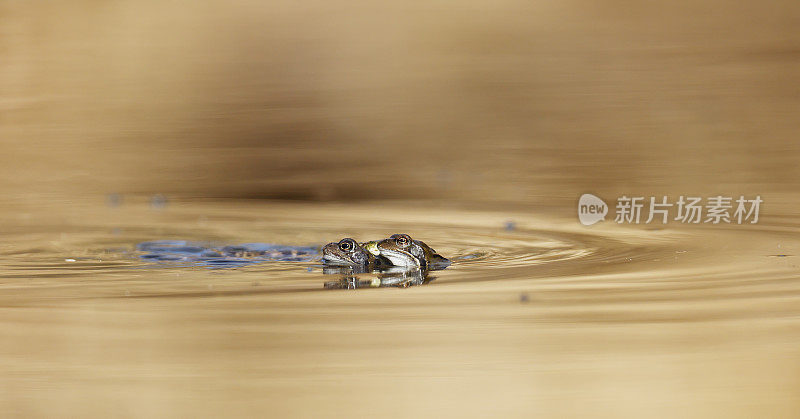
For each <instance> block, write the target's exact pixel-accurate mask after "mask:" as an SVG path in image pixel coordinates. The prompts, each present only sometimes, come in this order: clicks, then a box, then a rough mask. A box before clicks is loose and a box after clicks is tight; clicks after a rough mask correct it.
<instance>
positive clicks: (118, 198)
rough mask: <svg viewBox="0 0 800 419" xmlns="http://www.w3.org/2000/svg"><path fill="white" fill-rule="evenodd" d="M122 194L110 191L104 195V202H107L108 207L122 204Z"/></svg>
mask: <svg viewBox="0 0 800 419" xmlns="http://www.w3.org/2000/svg"><path fill="white" fill-rule="evenodd" d="M122 200H123V199H122V195H120V194H118V193H110V194H108V196H107V197H106V203H108V206H109V207H118V206H120V205H122Z"/></svg>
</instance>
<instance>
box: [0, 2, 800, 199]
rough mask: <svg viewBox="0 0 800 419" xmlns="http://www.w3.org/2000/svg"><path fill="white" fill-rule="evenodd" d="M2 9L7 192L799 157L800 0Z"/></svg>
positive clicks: (450, 183)
mask: <svg viewBox="0 0 800 419" xmlns="http://www.w3.org/2000/svg"><path fill="white" fill-rule="evenodd" d="M0 22H2V23H0V57H1V58H0V138H1V140H0V141H2V145H3V148H2V150H3V153H2V155H1V156H0V176H1V177H2V179H3V182H2V186H0V189H1V190H2V192H4V193H8V192H13V193H72V194H107V193H124V194H130V193H135V194H153V193H164V194H167V195H169V196H183V197H188V198H192V197H210V198H225V197H232V198H279V199H282V198H285V199H301V200H354V199H372V198H375V199H382V198H392V197H401V198H445V199H462V200H467V201H468V200H483V199H487V198H493V199H496V200H500V201H507V202H512V201H521V202H526V201H534V200H535V201H540V200H543V199H555V200H558V199H563V200H565V201H566V200H569V201H572V200H574V199H575V197H576V196H577V195H578V194H580V193H582V192H585V191H601V192H606V193H613V192H617V191H621V192H635V191H642V193H645V194H651V195H652V194H658V193H661V192H676V193H690V194H691V193H701V192H706V189H708V192H721V193H726V194H729V195H733V194H736V193H756V192H757V193H768V192H770V191H791V190H796V186H797V185H796V182H797V180H796V179H797V178H798V174H800V169H798V166H797V164H796V161H797V158H798V157H799V156H800V154H799V153H798V152H799V151H800V150H799V149H800V142H798V140H797V133H798V128H799V126H800V119H798V118H797V116H798V115H800V83H798V82H799V81H800V77H799V76H800V31H798V27H800V3H798V2H796V1H790V0H787V1H766V2H752V1H751V2H734V1H706V2H696V1H682V0H681V1H677V2H645V3H643V2H637V1H610V2H601V3H598V2H594V1H584V0H578V1H539V2H529V1H491V2H489V1H472V2H463V1H433V2H430V1H426V2H393V3H388V4H381V5H376V4H373V2H358V1H338V2H328V1H317V2H314V1H303V2H290V1H277V2H259V1H238V2H221V1H114V2H105V1H100V2H98V1H68V2H39V1H32V2H21V1H2V2H0ZM678 188H682V189H680V190H678Z"/></svg>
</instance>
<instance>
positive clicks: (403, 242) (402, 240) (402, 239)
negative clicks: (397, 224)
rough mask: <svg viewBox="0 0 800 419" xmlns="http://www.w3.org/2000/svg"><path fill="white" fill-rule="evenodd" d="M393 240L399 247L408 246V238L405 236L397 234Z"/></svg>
mask: <svg viewBox="0 0 800 419" xmlns="http://www.w3.org/2000/svg"><path fill="white" fill-rule="evenodd" d="M394 242H395V243H397V245H398V246H401V247H406V246H408V238H407V237H406V236H397V238H395V239H394Z"/></svg>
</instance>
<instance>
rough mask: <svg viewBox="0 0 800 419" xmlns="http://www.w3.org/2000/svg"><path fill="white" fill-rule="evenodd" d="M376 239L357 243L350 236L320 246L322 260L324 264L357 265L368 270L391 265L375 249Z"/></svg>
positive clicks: (359, 268) (360, 268)
mask: <svg viewBox="0 0 800 419" xmlns="http://www.w3.org/2000/svg"><path fill="white" fill-rule="evenodd" d="M377 243H378V242H377V241H373V242H365V243H359V242H357V241H355V240H354V239H351V238H350V237H345V238H343V239H341V240H339V241H338V242H335V243H328V244H326V245H325V246H323V247H322V262H323V263H325V264H326V265H334V266H345V267H347V266H350V267H357V268H358V270H359V271H369V270H372V269H379V268H382V267H385V266H391V263H389V260H388V259H386V258H384V257H383V256H381V254H380V252H379V251H378V250H377Z"/></svg>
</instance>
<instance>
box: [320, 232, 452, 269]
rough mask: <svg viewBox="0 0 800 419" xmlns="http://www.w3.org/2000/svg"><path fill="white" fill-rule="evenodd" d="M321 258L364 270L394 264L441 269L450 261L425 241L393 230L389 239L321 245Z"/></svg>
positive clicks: (326, 262)
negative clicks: (394, 232) (395, 232)
mask: <svg viewBox="0 0 800 419" xmlns="http://www.w3.org/2000/svg"><path fill="white" fill-rule="evenodd" d="M322 261H323V262H324V263H325V264H328V265H337V266H351V267H353V268H356V269H358V270H361V271H371V270H373V269H384V268H389V267H392V266H397V267H405V268H407V269H422V270H438V269H444V268H446V267H447V266H448V265H450V261H449V260H448V259H447V258H445V257H443V256H442V255H440V254H438V253H436V251H435V250H433V249H432V248H431V247H430V246H428V245H427V244H425V243H424V242H422V241H419V240H414V239H412V238H411V236H409V235H408V234H394V235H392V236H391V237H389V238H388V239H383V240H376V241H369V242H365V243H358V242H357V241H355V240H353V239H351V238H349V237H348V238H344V239H342V240H339V242H336V243H328V244H326V245H325V247H323V248H322Z"/></svg>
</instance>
